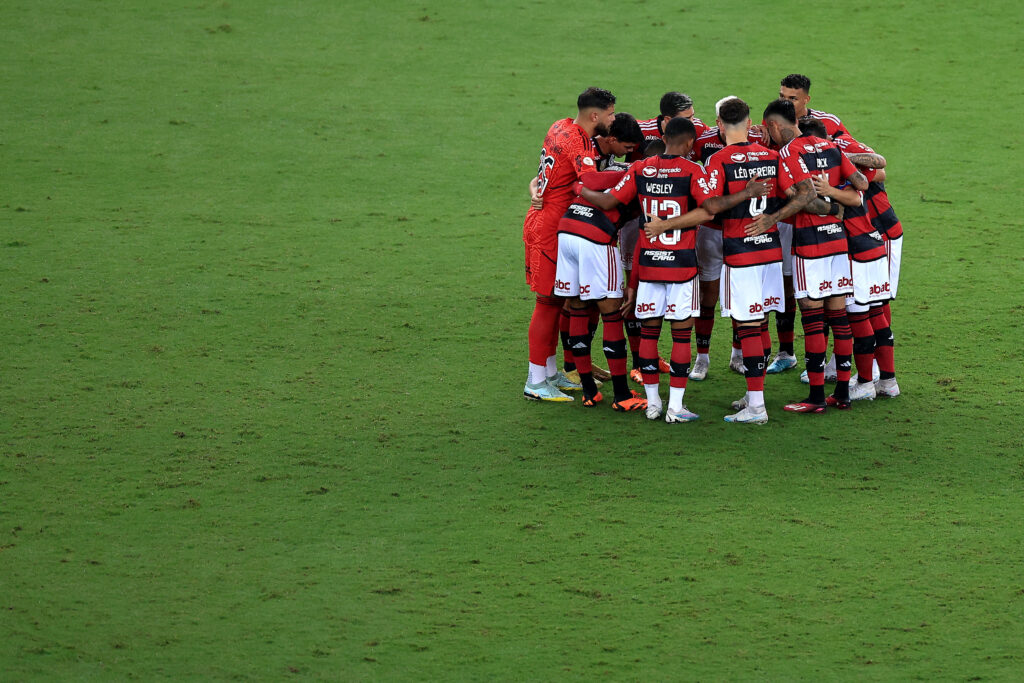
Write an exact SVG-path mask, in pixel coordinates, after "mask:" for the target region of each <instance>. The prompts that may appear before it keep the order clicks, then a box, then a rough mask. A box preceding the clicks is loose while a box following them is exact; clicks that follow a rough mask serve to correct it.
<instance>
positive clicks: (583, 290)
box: [580, 285, 590, 296]
mask: <svg viewBox="0 0 1024 683" xmlns="http://www.w3.org/2000/svg"><path fill="white" fill-rule="evenodd" d="M584 294H590V285H580V296H583V295H584Z"/></svg>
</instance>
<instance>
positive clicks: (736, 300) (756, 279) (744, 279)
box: [720, 262, 786, 322]
mask: <svg viewBox="0 0 1024 683" xmlns="http://www.w3.org/2000/svg"><path fill="white" fill-rule="evenodd" d="M720 292H721V297H720V301H721V302H722V316H723V317H725V318H732V319H733V320H738V321H740V322H752V321H754V320H761V319H762V318H764V316H766V315H768V312H769V311H775V312H776V313H785V312H786V296H785V292H784V291H783V289H782V263H780V262H777V263H765V264H763V265H760V266H744V267H743V268H732V267H730V266H729V265H728V264H726V265H725V266H724V267H723V268H722V284H721V286H720Z"/></svg>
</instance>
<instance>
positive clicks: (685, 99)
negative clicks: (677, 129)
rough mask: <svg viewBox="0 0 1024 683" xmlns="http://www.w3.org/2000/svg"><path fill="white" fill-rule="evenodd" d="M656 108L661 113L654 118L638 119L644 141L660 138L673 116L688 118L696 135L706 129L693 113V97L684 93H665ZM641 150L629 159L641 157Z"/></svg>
mask: <svg viewBox="0 0 1024 683" xmlns="http://www.w3.org/2000/svg"><path fill="white" fill-rule="evenodd" d="M658 109H659V110H660V111H661V113H660V114H658V116H656V117H655V118H653V119H643V120H641V121H638V123H639V124H640V130H642V131H643V134H644V140H645V141H646V142H651V141H652V140H661V139H662V137H663V136H664V133H665V126H666V125H668V122H669V121H671V120H672V119H674V118H684V119H687V120H689V121H690V122H691V123H692V124H693V126H694V129H695V130H696V134H697V135H698V136H699V135H700V134H701V133H703V132H704V131H705V130H707V126H706V125H704V122H703V121H701V120H700V119H699V118H697V117H696V116H694V115H693V99H692V98H691V97H690V96H689V95H687V94H685V93H681V92H675V91H672V92H667V93H665V94H664V95H662V96H661V102H659V104H658ZM642 151H643V150H642V149H640V150H637V151H636V152H634V153H633V156H632V158H631V159H630V160H631V161H633V160H636V159H639V158H641V154H640V152H642Z"/></svg>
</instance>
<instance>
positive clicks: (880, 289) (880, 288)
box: [870, 282, 892, 296]
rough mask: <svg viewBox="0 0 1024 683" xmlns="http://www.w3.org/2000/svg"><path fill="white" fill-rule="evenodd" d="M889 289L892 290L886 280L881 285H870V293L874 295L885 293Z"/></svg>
mask: <svg viewBox="0 0 1024 683" xmlns="http://www.w3.org/2000/svg"><path fill="white" fill-rule="evenodd" d="M890 291H892V290H890V289H889V283H888V282H886V283H885V284H883V285H871V290H870V293H871V295H872V296H874V295H875V294H887V293H888V292H890Z"/></svg>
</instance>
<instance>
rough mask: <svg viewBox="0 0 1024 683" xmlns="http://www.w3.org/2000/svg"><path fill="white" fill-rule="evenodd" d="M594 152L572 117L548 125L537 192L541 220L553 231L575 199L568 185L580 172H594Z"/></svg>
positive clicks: (574, 194)
mask: <svg viewBox="0 0 1024 683" xmlns="http://www.w3.org/2000/svg"><path fill="white" fill-rule="evenodd" d="M597 157H598V151H597V149H596V148H595V146H594V141H593V139H592V138H591V137H590V136H589V135H587V131H585V130H583V128H581V127H580V126H579V125H577V124H576V123H575V122H574V121H573V119H561V120H559V121H555V122H554V123H553V124H551V128H550V129H549V130H548V134H547V135H546V136H545V137H544V147H543V148H542V149H541V151H540V166H539V168H538V169H537V179H538V181H539V184H538V187H537V191H538V193H539V194H540V196H541V197H543V198H544V208H542V209H534V208H531V209H530V211H540V212H541V214H542V215H543V219H544V220H543V222H544V225H545V226H548V227H549V229H550V230H551V234H554V232H555V229H556V228H557V226H558V221H559V220H560V219H561V218H562V214H564V213H565V210H566V209H567V208H569V204H571V203H572V202H573V200H575V199H576V193H575V192H573V189H572V186H573V184H575V182H576V181H577V180H579V179H580V178H581V177H583V175H585V174H587V173H590V172H592V171H596V170H597V167H596V159H597Z"/></svg>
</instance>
